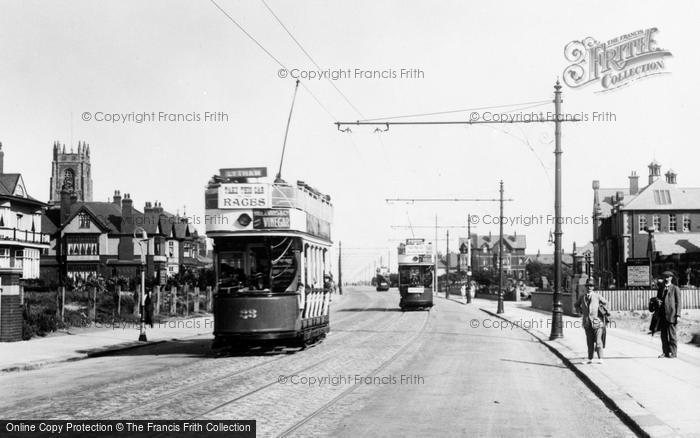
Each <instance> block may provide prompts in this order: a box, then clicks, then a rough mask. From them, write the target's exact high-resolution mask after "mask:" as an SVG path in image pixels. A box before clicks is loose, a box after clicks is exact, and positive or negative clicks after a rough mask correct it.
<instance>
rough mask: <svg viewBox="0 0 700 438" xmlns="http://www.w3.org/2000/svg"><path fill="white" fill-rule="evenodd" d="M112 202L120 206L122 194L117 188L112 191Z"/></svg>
mask: <svg viewBox="0 0 700 438" xmlns="http://www.w3.org/2000/svg"><path fill="white" fill-rule="evenodd" d="M112 204H116V206H117V207H121V206H122V194H121V192H119V190H115V191H114V198H113V199H112Z"/></svg>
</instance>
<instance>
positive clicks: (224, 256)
mask: <svg viewBox="0 0 700 438" xmlns="http://www.w3.org/2000/svg"><path fill="white" fill-rule="evenodd" d="M266 176H267V168H264V167H261V168H237V169H220V173H219V174H218V175H215V176H214V177H212V179H211V180H210V181H209V184H208V185H207V188H206V192H205V210H206V216H205V223H206V231H207V237H209V238H211V239H213V244H214V267H215V271H216V279H217V289H216V293H215V295H214V337H215V338H214V345H213V347H214V348H219V347H224V346H233V347H246V346H252V345H270V344H272V345H274V346H299V347H305V346H308V345H310V344H313V343H315V342H317V341H319V340H320V339H322V338H324V337H325V335H326V333H328V331H329V328H330V325H329V310H330V299H331V296H330V294H331V287H332V281H330V280H331V278H332V275H331V263H330V261H331V253H330V252H331V244H332V242H331V235H330V232H331V223H332V217H333V206H332V204H331V198H330V196H329V195H324V194H322V193H321V192H319V191H318V190H316V189H314V188H312V187H311V186H309V185H308V184H306V183H304V182H303V181H297V183H296V184H288V183H286V182H283V181H281V180H276V181H275V182H265V179H266Z"/></svg>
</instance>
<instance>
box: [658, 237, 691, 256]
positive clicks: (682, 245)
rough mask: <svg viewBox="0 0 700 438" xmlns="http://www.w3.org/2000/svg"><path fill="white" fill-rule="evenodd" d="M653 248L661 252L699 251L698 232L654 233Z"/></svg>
mask: <svg viewBox="0 0 700 438" xmlns="http://www.w3.org/2000/svg"><path fill="white" fill-rule="evenodd" d="M654 249H655V250H656V251H658V252H660V253H661V254H683V253H689V252H700V233H654Z"/></svg>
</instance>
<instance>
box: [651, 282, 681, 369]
mask: <svg viewBox="0 0 700 438" xmlns="http://www.w3.org/2000/svg"><path fill="white" fill-rule="evenodd" d="M661 276H662V277H663V278H664V285H663V286H662V287H660V288H659V291H658V293H657V294H656V297H657V298H658V299H659V300H661V309H660V312H659V313H660V318H659V326H660V328H661V349H662V351H663V353H662V354H661V355H660V356H659V357H668V358H674V357H676V354H677V337H676V324H678V318H680V317H681V291H680V290H679V289H678V287H677V286H676V285H675V284H673V272H671V271H664V272H663V274H661Z"/></svg>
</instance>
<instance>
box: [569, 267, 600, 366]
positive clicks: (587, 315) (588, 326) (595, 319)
mask: <svg viewBox="0 0 700 438" xmlns="http://www.w3.org/2000/svg"><path fill="white" fill-rule="evenodd" d="M594 287H595V284H594V283H593V279H591V278H589V279H588V280H586V294H585V295H581V297H580V298H579V299H578V302H577V303H576V310H577V311H578V312H579V313H581V314H582V315H583V329H584V330H585V331H586V344H587V346H588V361H587V362H586V363H592V362H593V352H594V351H595V352H597V354H598V363H600V364H602V363H603V330H604V329H605V322H604V321H603V319H602V318H601V317H600V314H599V310H600V305H601V304H602V305H605V304H607V302H606V301H605V298H603V297H602V296H601V295H600V294H598V293H596V292H593V288H594Z"/></svg>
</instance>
